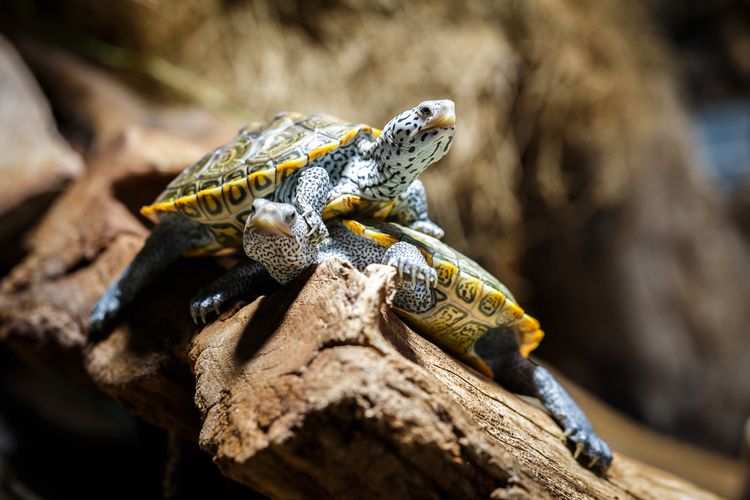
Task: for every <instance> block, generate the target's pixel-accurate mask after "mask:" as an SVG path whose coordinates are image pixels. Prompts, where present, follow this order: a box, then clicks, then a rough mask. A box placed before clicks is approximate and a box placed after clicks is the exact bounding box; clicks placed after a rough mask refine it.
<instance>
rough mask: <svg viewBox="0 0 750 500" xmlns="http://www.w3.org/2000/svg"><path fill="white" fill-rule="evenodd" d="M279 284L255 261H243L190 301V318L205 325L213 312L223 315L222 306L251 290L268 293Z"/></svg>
mask: <svg viewBox="0 0 750 500" xmlns="http://www.w3.org/2000/svg"><path fill="white" fill-rule="evenodd" d="M278 286H279V284H278V283H277V282H276V281H275V280H274V279H273V278H271V276H270V275H269V274H268V271H266V270H265V268H264V267H263V266H262V265H260V264H259V263H258V262H255V261H254V260H241V261H239V262H237V264H235V265H234V267H232V268H230V269H229V270H228V271H227V272H226V273H224V274H222V275H221V276H219V277H218V278H217V279H216V280H214V281H213V282H212V283H210V284H209V285H208V286H206V287H204V288H202V289H201V290H200V291H199V292H198V293H197V294H195V297H193V300H191V301H190V316H191V317H192V318H193V321H194V322H195V324H198V319H199V318H200V320H201V322H203V324H205V323H206V322H207V321H206V317H207V315H208V314H210V313H211V312H215V313H216V314H217V315H219V314H220V313H221V306H222V305H224V304H225V303H226V302H227V301H229V300H232V299H234V298H237V297H239V296H240V295H242V294H244V293H247V292H249V291H250V290H253V291H255V292H256V293H258V294H259V295H260V294H263V293H267V292H269V291H271V290H273V289H274V288H276V287H278Z"/></svg>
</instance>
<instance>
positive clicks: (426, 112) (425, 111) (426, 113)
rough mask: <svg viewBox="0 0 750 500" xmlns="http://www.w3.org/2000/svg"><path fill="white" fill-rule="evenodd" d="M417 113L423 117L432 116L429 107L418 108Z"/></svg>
mask: <svg viewBox="0 0 750 500" xmlns="http://www.w3.org/2000/svg"><path fill="white" fill-rule="evenodd" d="M419 112H420V113H421V114H423V115H424V116H432V109H431V108H430V107H429V106H420V107H419Z"/></svg>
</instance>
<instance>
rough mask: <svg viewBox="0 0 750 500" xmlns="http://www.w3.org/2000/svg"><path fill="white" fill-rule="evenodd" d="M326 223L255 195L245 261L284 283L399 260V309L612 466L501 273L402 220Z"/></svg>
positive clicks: (576, 448)
mask: <svg viewBox="0 0 750 500" xmlns="http://www.w3.org/2000/svg"><path fill="white" fill-rule="evenodd" d="M328 230H329V237H328V238H327V239H325V240H324V241H323V242H322V243H320V244H319V245H314V244H313V243H312V242H311V241H310V238H308V237H307V232H308V228H307V226H306V224H305V222H304V220H303V219H302V217H301V216H300V215H299V214H298V213H297V212H296V211H295V209H294V207H293V206H292V205H288V204H282V203H275V202H270V201H267V200H261V199H258V200H255V202H254V205H253V210H252V212H251V214H250V216H249V218H248V219H247V223H246V225H245V233H244V248H245V252H246V253H247V254H248V256H249V257H250V258H252V259H254V260H255V261H256V262H254V263H252V264H249V266H250V267H251V268H252V267H255V266H259V265H262V266H263V267H264V268H265V269H266V270H267V272H268V273H269V274H270V275H271V276H272V277H273V278H274V279H275V280H276V281H278V282H279V283H281V284H285V283H287V282H289V281H291V280H292V279H294V278H295V277H297V276H298V275H299V274H301V273H302V272H303V271H304V270H305V269H306V268H308V267H309V266H310V265H311V264H315V263H318V262H321V261H323V260H325V259H329V258H338V259H341V260H343V261H345V262H348V263H350V264H352V265H353V266H354V267H357V268H358V269H360V270H361V269H364V268H365V267H366V266H367V265H369V264H372V263H383V264H386V265H391V266H393V267H395V268H396V269H397V270H398V273H399V278H400V279H399V280H398V282H397V290H396V295H395V297H394V299H393V306H394V309H395V311H396V313H397V314H398V315H399V316H400V317H402V318H403V319H404V320H405V321H406V322H407V323H408V324H410V325H411V326H412V327H413V328H414V329H415V330H416V331H418V332H419V333H420V334H422V335H423V336H425V337H427V338H428V339H430V340H432V341H434V342H435V343H436V344H438V345H440V346H441V347H443V348H444V349H445V350H447V351H449V352H451V353H452V354H454V355H456V357H458V358H459V359H461V360H463V361H465V362H466V363H468V364H469V365H471V366H473V367H474V368H476V369H477V370H479V371H480V372H482V373H483V374H485V375H487V376H489V377H491V378H493V379H494V380H495V381H497V382H498V383H500V384H501V385H503V386H505V387H506V388H508V389H509V390H512V391H514V392H517V393H519V394H523V395H527V396H533V397H536V398H538V399H539V400H540V401H541V402H542V404H543V405H544V406H545V408H546V409H547V410H548V411H549V412H550V414H551V415H552V418H553V419H554V420H555V421H556V422H557V423H558V424H559V425H560V427H561V428H562V429H563V435H562V436H563V438H564V439H565V440H566V441H567V443H568V444H569V446H570V447H571V449H572V450H573V452H574V457H575V458H576V459H577V460H579V461H580V462H581V463H582V464H583V465H585V466H586V467H588V468H590V469H592V470H593V471H595V472H597V473H599V474H603V473H604V472H606V470H607V469H608V467H609V465H610V463H611V461H612V453H611V451H610V449H609V447H608V446H607V444H606V443H605V442H604V441H602V440H601V439H600V438H599V437H598V436H597V435H596V434H595V433H594V430H593V429H592V426H591V423H590V422H589V420H588V418H586V416H585V415H584V413H583V411H582V410H581V409H580V407H579V406H578V405H577V404H576V403H575V402H574V401H573V399H572V398H571V397H570V395H569V394H568V393H567V392H566V391H565V389H564V388H563V387H562V386H561V385H560V384H559V383H558V382H557V381H556V380H555V379H554V378H553V377H552V375H551V374H550V373H549V372H548V371H547V370H546V369H544V368H543V367H541V366H538V365H537V364H536V363H534V362H533V361H531V360H530V359H529V358H528V355H529V352H531V351H532V350H533V349H534V348H536V346H537V345H538V344H539V342H540V340H541V339H542V336H543V333H542V331H541V330H540V329H539V323H538V322H537V321H536V320H535V319H533V318H531V317H530V316H528V315H526V314H525V313H524V312H523V310H522V309H521V308H520V307H519V306H518V304H517V303H516V301H515V299H514V298H513V296H512V295H511V293H510V292H509V291H508V290H507V288H505V286H503V285H502V284H501V283H500V282H499V281H498V280H497V279H495V278H494V277H493V276H492V275H490V274H489V273H488V272H487V271H486V270H484V269H483V268H481V267H480V266H479V265H478V264H476V263H475V262H474V261H472V260H471V259H469V258H468V257H465V256H464V255H462V254H460V253H458V252H457V251H455V250H453V249H451V248H450V247H449V246H447V245H445V244H444V243H442V242H440V241H438V240H437V239H435V238H432V237H430V236H426V235H424V234H422V233H419V232H417V231H413V230H410V229H408V228H405V227H403V226H400V225H398V224H394V223H387V222H386V223H383V222H373V223H372V224H369V223H365V224H363V223H361V222H356V221H352V220H334V221H331V222H329V224H328ZM255 274H256V275H258V274H260V273H257V272H256V273H255ZM244 287H249V283H245V285H244ZM237 291H239V290H237Z"/></svg>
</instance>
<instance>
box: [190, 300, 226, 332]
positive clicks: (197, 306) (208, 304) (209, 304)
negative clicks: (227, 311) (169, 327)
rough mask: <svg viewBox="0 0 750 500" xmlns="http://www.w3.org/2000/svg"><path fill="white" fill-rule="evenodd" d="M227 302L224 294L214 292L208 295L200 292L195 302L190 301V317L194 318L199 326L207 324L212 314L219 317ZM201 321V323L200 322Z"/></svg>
mask: <svg viewBox="0 0 750 500" xmlns="http://www.w3.org/2000/svg"><path fill="white" fill-rule="evenodd" d="M226 300H227V297H226V296H225V294H224V293H223V292H213V293H207V294H205V295H204V294H201V293H200V292H199V293H198V295H196V296H195V297H194V298H193V300H191V301H190V316H191V317H192V318H193V322H194V323H195V324H196V325H198V324H200V323H202V324H204V325H205V324H206V323H208V320H207V319H206V318H207V317H208V315H209V314H211V313H212V312H214V313H216V315H217V316H218V315H219V314H221V306H222V304H224V302H225V301H226ZM199 319H200V323H199V322H198V320H199Z"/></svg>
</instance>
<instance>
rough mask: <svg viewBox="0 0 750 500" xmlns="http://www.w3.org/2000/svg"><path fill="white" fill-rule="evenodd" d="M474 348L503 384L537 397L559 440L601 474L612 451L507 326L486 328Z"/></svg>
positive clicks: (604, 470) (606, 466)
mask: <svg viewBox="0 0 750 500" xmlns="http://www.w3.org/2000/svg"><path fill="white" fill-rule="evenodd" d="M474 350H475V352H476V353H477V355H479V357H481V358H483V359H484V360H485V361H486V362H487V364H488V365H489V366H490V367H491V369H492V370H493V372H494V373H495V381H496V382H498V383H499V384H500V385H502V386H503V387H505V388H507V389H509V390H511V391H513V392H516V393H518V394H522V395H524V396H531V397H535V398H537V399H539V400H540V401H541V403H542V404H543V405H544V407H545V408H546V409H547V411H549V413H550V414H551V416H552V418H553V419H554V420H555V422H557V424H558V425H559V426H560V427H561V428H562V429H563V435H562V437H563V439H564V440H565V441H566V443H567V444H568V447H569V448H571V450H572V452H573V456H574V457H575V458H576V460H578V461H579V462H580V463H581V464H582V465H584V466H586V467H587V468H589V469H591V470H592V471H594V472H596V473H597V474H599V475H603V474H604V473H605V472H606V471H607V469H608V468H609V465H610V463H611V462H612V452H611V451H610V449H609V446H608V445H607V443H605V442H604V441H603V440H602V439H601V438H600V437H599V436H597V435H596V433H595V432H594V430H593V428H592V426H591V422H589V419H588V418H587V417H586V415H585V414H584V413H583V410H581V408H580V407H579V406H578V405H577V404H576V402H575V401H573V398H572V397H571V396H570V394H568V392H567V391H566V390H565V389H564V388H563V387H562V385H560V383H559V382H558V381H557V380H555V378H554V377H553V376H552V374H551V373H550V372H549V371H547V370H546V369H545V368H544V367H542V366H539V365H537V364H536V363H534V362H533V361H531V360H530V359H528V358H525V357H523V356H522V355H521V353H520V352H519V351H518V344H517V341H516V338H515V335H514V334H513V333H512V331H508V329H502V330H495V331H489V332H487V334H486V335H484V336H483V337H482V338H480V339H479V340H478V341H477V343H476V345H475V346H474Z"/></svg>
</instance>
